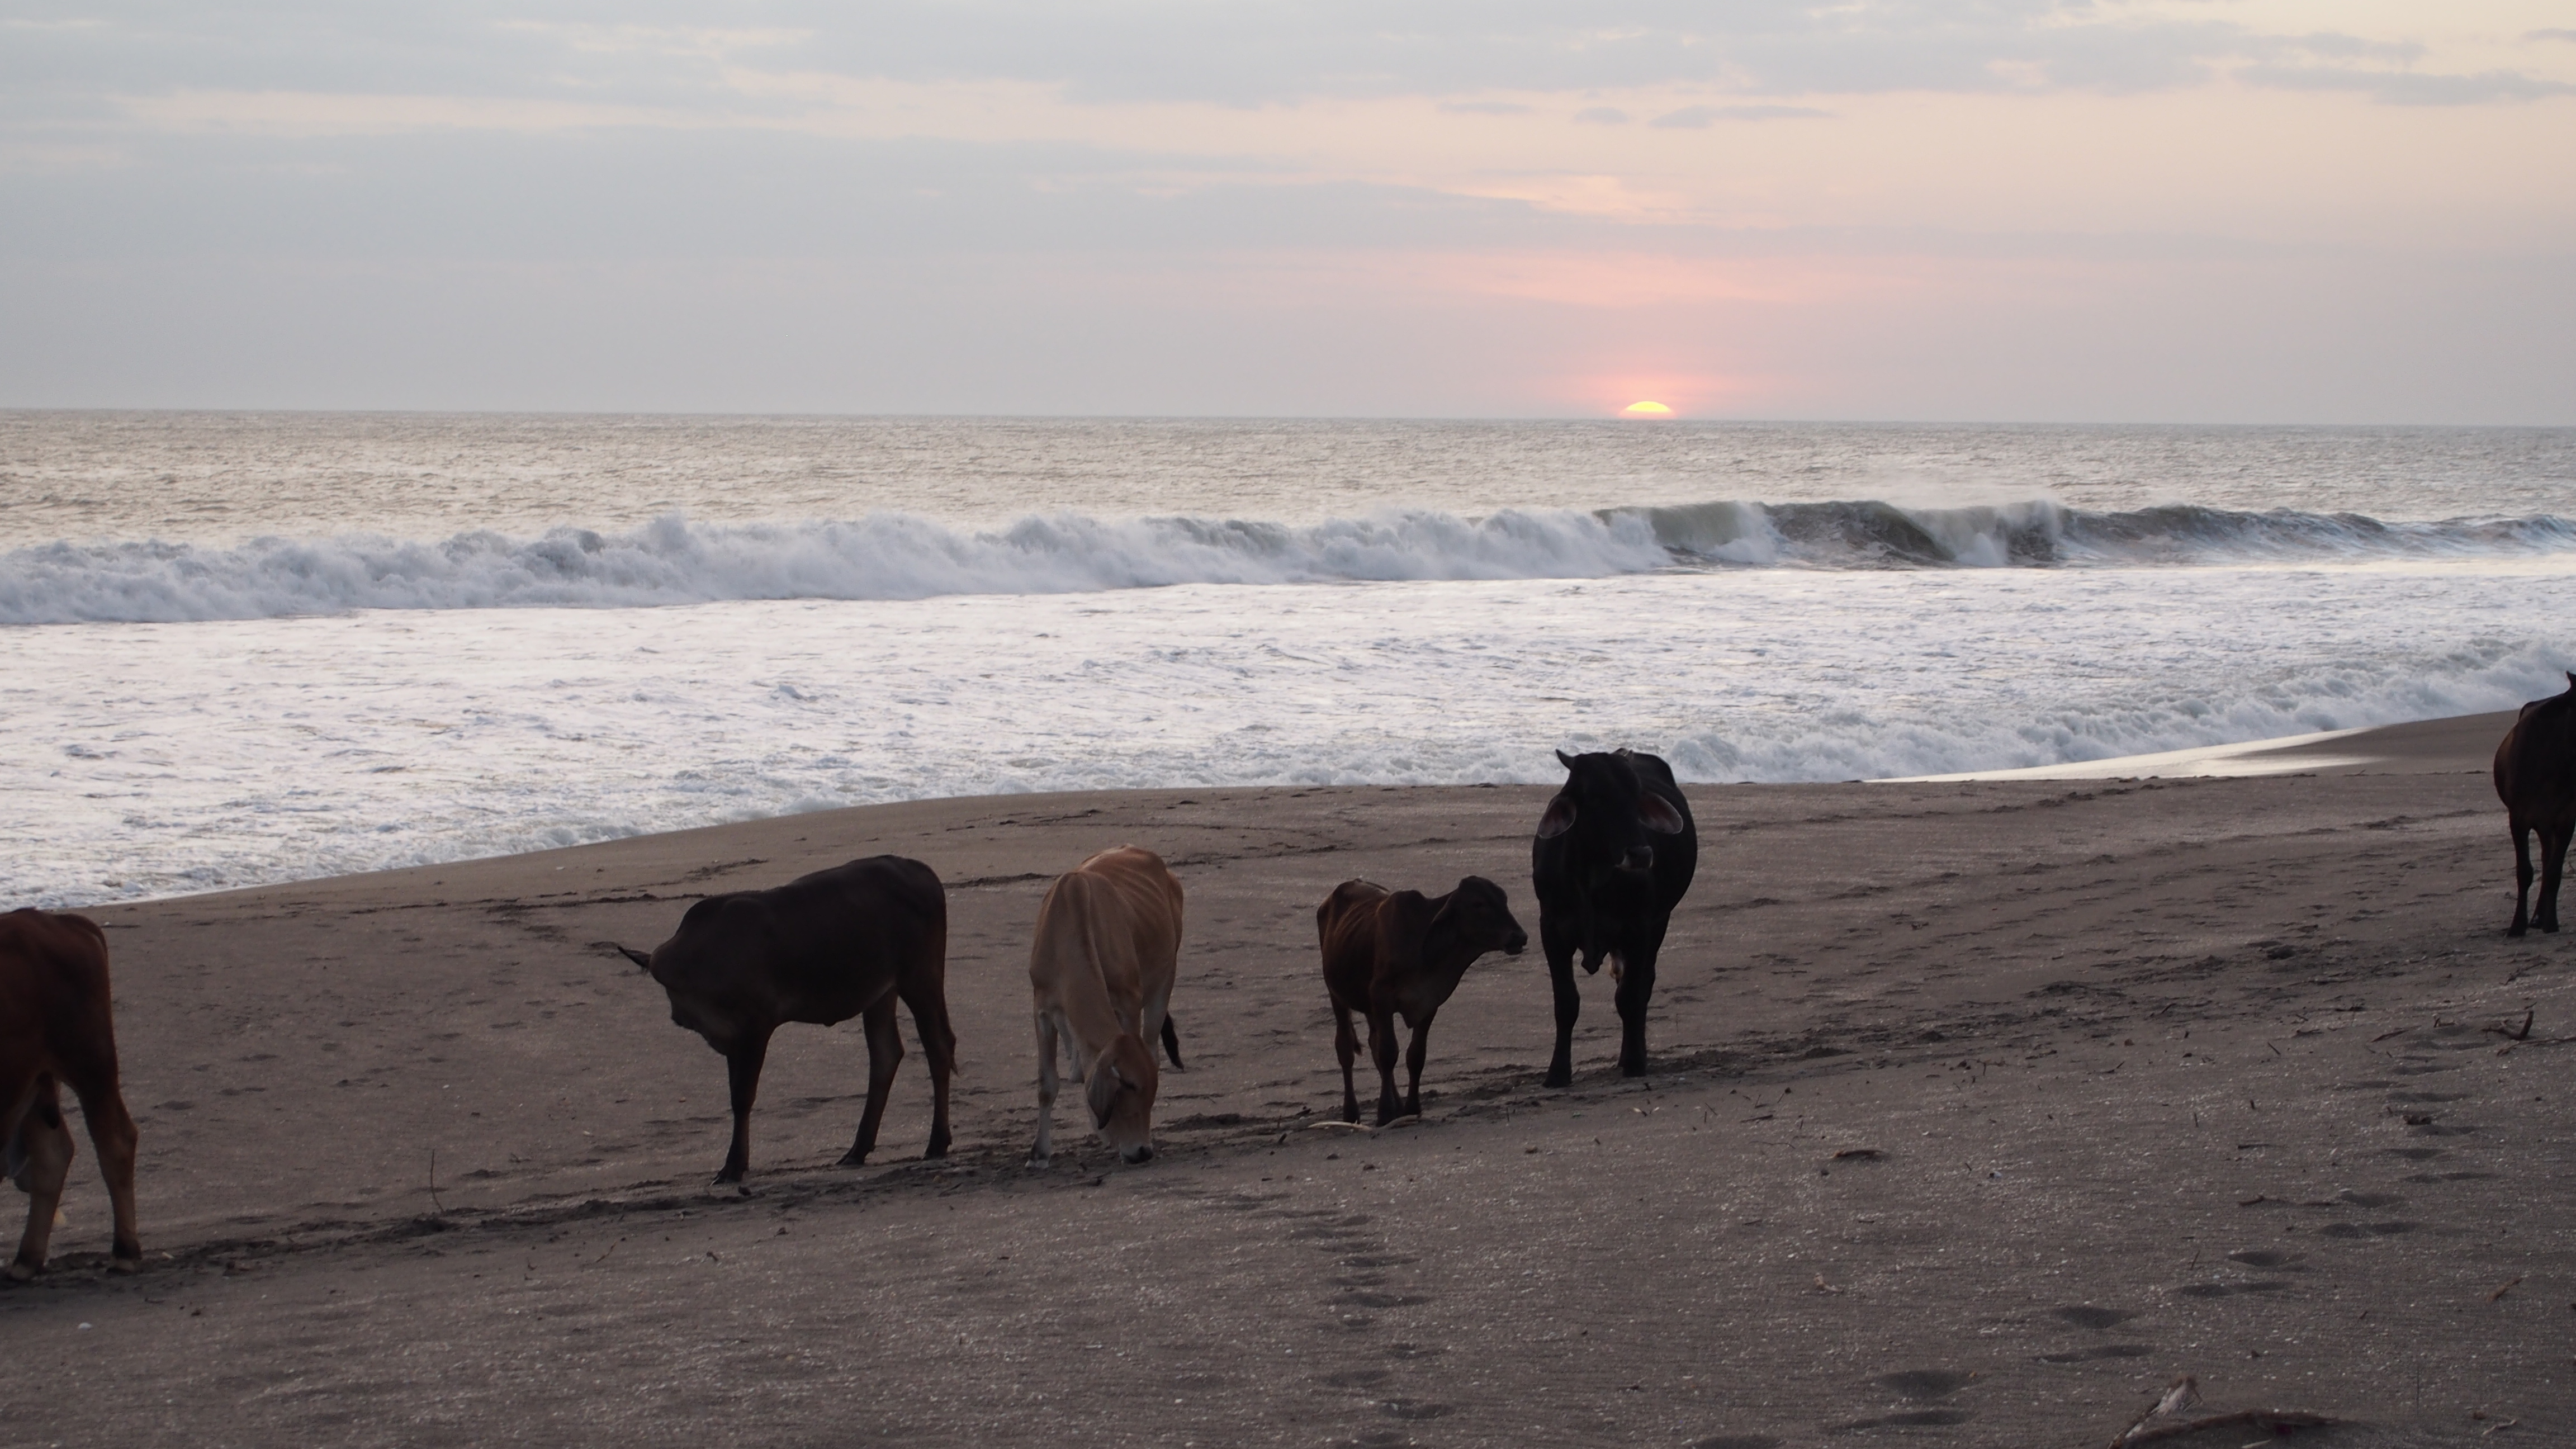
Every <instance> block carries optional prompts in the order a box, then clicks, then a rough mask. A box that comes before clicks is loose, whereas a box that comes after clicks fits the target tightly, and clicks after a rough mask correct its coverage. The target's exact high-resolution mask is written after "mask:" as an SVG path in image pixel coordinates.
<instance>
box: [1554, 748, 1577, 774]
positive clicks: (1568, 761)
mask: <svg viewBox="0 0 2576 1449" xmlns="http://www.w3.org/2000/svg"><path fill="white" fill-rule="evenodd" d="M1556 762H1557V763H1558V764H1560V765H1563V766H1564V767H1565V768H1567V769H1569V770H1571V769H1573V768H1574V757H1573V756H1572V755H1569V754H1567V753H1566V752H1565V751H1563V750H1559V751H1557V752H1556Z"/></svg>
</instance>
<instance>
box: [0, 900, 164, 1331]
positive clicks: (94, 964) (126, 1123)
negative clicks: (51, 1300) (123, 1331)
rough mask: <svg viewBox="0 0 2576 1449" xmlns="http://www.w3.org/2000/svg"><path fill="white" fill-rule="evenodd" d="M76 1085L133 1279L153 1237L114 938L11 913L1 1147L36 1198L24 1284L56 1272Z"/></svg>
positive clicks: (67, 919) (0, 1042) (3, 1005)
mask: <svg viewBox="0 0 2576 1449" xmlns="http://www.w3.org/2000/svg"><path fill="white" fill-rule="evenodd" d="M66 1085H67V1086H69V1087H70V1088H71V1089H72V1093H73V1095H74V1096H77V1097H79V1098H80V1104H81V1116H82V1117H83V1118H84V1119H86V1120H87V1121H88V1123H89V1140H90V1142H91V1144H92V1145H93V1146H95V1147H97V1148H98V1166H99V1171H100V1172H101V1173H103V1174H105V1175H106V1177H107V1196H108V1201H109V1203H110V1204H111V1205H112V1206H113V1208H114V1210H115V1214H116V1245H115V1256H114V1257H113V1258H111V1259H110V1266H112V1267H114V1268H116V1269H117V1270H119V1271H120V1272H128V1273H130V1272H132V1271H134V1270H135V1269H136V1268H139V1267H141V1266H142V1264H143V1240H142V1239H141V1238H140V1237H138V1236H137V1235H136V1233H135V1231H134V1117H133V1115H132V1114H131V1113H129V1112H127V1111H126V1110H125V1096H124V1094H123V1093H122V1092H119V1091H118V1090H117V1086H116V1024H115V1021H114V1019H113V1018H112V1016H111V1014H110V1010H109V1003H108V990H107V937H106V936H105V935H104V934H102V933H101V932H100V930H99V929H98V926H97V925H96V923H94V922H92V921H91V920H90V919H89V918H88V917H86V916H72V915H57V914H53V913H50V912H46V911H11V912H9V913H8V914H6V915H0V1138H5V1139H6V1140H7V1142H8V1172H9V1180H10V1181H11V1182H14V1183H16V1184H17V1185H18V1188H19V1190H20V1191H22V1192H24V1193H26V1194H27V1195H28V1197H29V1199H30V1201H29V1202H28V1204H27V1233H26V1236H24V1237H22V1238H20V1239H19V1240H18V1256H17V1258H16V1259H15V1260H13V1261H12V1262H11V1263H10V1264H9V1276H10V1277H12V1278H16V1279H19V1280H20V1281H22V1282H23V1281H24V1280H26V1279H28V1278H32V1277H34V1276H35V1275H36V1271H37V1270H38V1269H40V1268H42V1267H44V1266H45V1250H46V1248H47V1247H48V1246H49V1245H50V1244H51V1243H52V1241H53V1236H54V1214H55V1212H56V1211H57V1210H58V1209H59V1208H60V1207H61V1204H62V1200H63V1183H64V1181H65V1179H67V1178H69V1177H70V1176H71V1166H72V1134H71V1129H70V1128H69V1127H66V1126H65V1125H63V1107H62V1092H61V1088H62V1087H63V1086H66Z"/></svg>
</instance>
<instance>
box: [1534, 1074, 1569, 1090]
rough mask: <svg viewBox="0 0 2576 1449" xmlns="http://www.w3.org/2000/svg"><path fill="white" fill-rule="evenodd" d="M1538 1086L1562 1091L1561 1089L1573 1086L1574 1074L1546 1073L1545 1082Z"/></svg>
mask: <svg viewBox="0 0 2576 1449" xmlns="http://www.w3.org/2000/svg"><path fill="white" fill-rule="evenodd" d="M1539 1085H1540V1086H1543V1087H1555V1088H1559V1089H1563V1088H1566V1087H1571V1086H1573V1085H1574V1073H1572V1072H1550V1073H1548V1074H1547V1077H1546V1080H1544V1081H1542V1082H1540V1083H1539Z"/></svg>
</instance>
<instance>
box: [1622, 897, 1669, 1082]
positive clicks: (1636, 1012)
mask: <svg viewBox="0 0 2576 1449" xmlns="http://www.w3.org/2000/svg"><path fill="white" fill-rule="evenodd" d="M1670 922H1671V918H1670V917H1666V918H1665V919H1663V920H1654V919H1652V918H1649V919H1648V920H1647V921H1646V922H1644V923H1643V925H1642V928H1641V929H1639V930H1638V932H1637V936H1636V938H1635V939H1633V940H1631V941H1630V942H1629V943H1628V949H1627V950H1625V951H1622V952H1620V953H1619V954H1620V956H1621V957H1622V958H1623V960H1624V962H1625V974H1624V975H1622V976H1621V977H1620V978H1619V995H1618V998H1617V1000H1618V1004H1619V1074H1620V1075H1621V1076H1623V1077H1642V1076H1644V1075H1645V1074H1646V1007H1647V1006H1648V1005H1649V1004H1650V1003H1652V1002H1653V1001H1654V999H1655V958H1656V957H1658V956H1660V955H1662V954H1663V950H1664V929H1665V927H1666V926H1667V925H1669V924H1670Z"/></svg>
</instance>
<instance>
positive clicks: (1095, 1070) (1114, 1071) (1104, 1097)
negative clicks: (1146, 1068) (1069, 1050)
mask: <svg viewBox="0 0 2576 1449" xmlns="http://www.w3.org/2000/svg"><path fill="white" fill-rule="evenodd" d="M1127 1085H1129V1083H1128V1082H1126V1081H1125V1079H1123V1078H1121V1077H1120V1076H1119V1075H1118V1068H1117V1067H1115V1066H1113V1065H1111V1063H1110V1061H1109V1057H1108V1055H1107V1054H1106V1053H1103V1054H1102V1056H1101V1058H1100V1060H1099V1061H1097V1062H1094V1063H1092V1067H1091V1083H1090V1086H1089V1087H1088V1088H1087V1092H1088V1094H1089V1100H1090V1102H1091V1125H1092V1126H1094V1127H1106V1126H1108V1125H1109V1109H1110V1108H1112V1107H1115V1106H1117V1105H1118V1089H1119V1088H1120V1087H1122V1086H1127Z"/></svg>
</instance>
